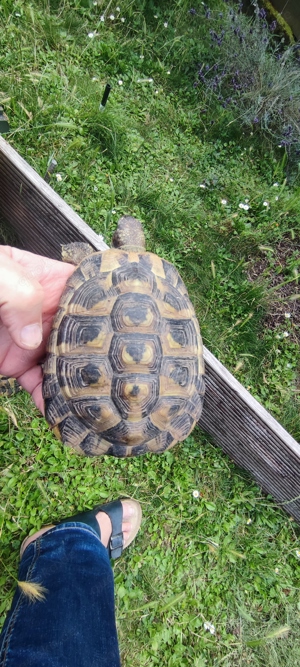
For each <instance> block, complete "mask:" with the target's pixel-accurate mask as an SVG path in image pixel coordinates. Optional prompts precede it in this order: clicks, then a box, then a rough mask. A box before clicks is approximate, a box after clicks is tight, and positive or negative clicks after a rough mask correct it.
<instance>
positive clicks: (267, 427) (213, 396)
mask: <svg viewBox="0 0 300 667" xmlns="http://www.w3.org/2000/svg"><path fill="white" fill-rule="evenodd" d="M0 216H2V217H3V218H4V219H5V220H6V221H7V222H8V223H9V224H10V225H12V227H13V228H14V229H15V230H16V232H17V233H18V235H19V237H20V239H21V241H22V243H23V246H24V248H26V249H28V250H31V251H32V252H35V253H40V254H44V255H46V256H48V257H53V258H58V259H60V247H61V244H62V243H68V242H70V241H88V242H89V243H90V244H91V245H92V246H93V247H94V248H95V249H97V250H106V249H107V248H108V246H107V245H106V243H105V242H104V240H103V238H102V237H101V236H98V235H97V234H95V232H93V231H92V230H91V228H90V227H89V226H88V225H87V224H86V223H85V222H84V221H83V220H82V219H81V218H80V217H79V216H78V215H77V214H76V213H75V212H74V211H73V210H72V209H71V208H70V206H68V205H67V204H66V203H65V202H64V201H63V200H62V199H61V197H59V195H57V194H56V193H55V192H54V191H53V190H52V188H51V187H50V186H49V185H48V184H47V183H45V181H44V180H43V179H42V178H41V177H40V176H39V175H38V174H37V173H36V172H35V171H34V169H32V168H31V167H30V166H29V165H28V164H27V162H25V160H23V159H22V158H21V157H20V156H19V155H18V153H16V151H15V150H14V149H13V148H11V147H10V146H9V145H8V144H7V142H6V141H5V140H4V139H3V138H2V137H0ZM204 359H205V366H206V395H205V400H204V408H203V413H202V416H201V419H200V421H199V426H200V427H201V428H202V429H203V430H204V431H206V432H207V433H208V434H209V435H210V436H211V437H212V439H213V440H214V442H216V443H217V444H218V445H219V446H220V447H221V448H222V449H223V450H224V451H225V452H226V453H227V454H229V456H231V458H232V459H233V460H234V461H235V462H236V463H237V464H238V465H239V466H241V467H242V468H244V469H246V470H248V471H249V472H250V473H251V474H252V475H253V477H254V478H255V480H256V481H257V482H258V484H259V485H260V486H261V488H262V489H263V490H264V491H266V492H267V493H271V494H272V495H273V496H274V498H275V499H276V501H277V502H278V503H279V504H282V506H283V507H284V508H285V509H286V511H287V512H288V513H289V514H290V515H292V516H293V517H294V518H295V519H296V520H297V521H299V523H300V445H299V444H298V443H297V442H296V440H294V439H293V438H292V436H291V435H290V434H289V433H287V431H285V430H284V428H282V426H281V425H280V424H279V423H278V422H277V421H276V419H274V418H273V417H272V416H271V415H270V413H269V412H267V410H265V409H264V408H263V407H262V406H261V405H260V403H258V401H257V400H256V399H255V398H253V396H251V394H250V393H249V392H248V391H247V390H246V389H245V387H243V386H242V385H241V384H240V383H239V382H238V381H237V380H236V379H235V378H234V377H233V375H231V373H229V371H228V370H227V369H226V368H225V366H223V365H222V364H221V363H220V362H219V361H218V360H217V359H216V357H214V355H213V354H211V352H209V350H207V349H206V348H204Z"/></svg>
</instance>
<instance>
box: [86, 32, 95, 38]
mask: <svg viewBox="0 0 300 667" xmlns="http://www.w3.org/2000/svg"><path fill="white" fill-rule="evenodd" d="M95 34H96V33H95V32H89V33H88V37H89V38H90V39H93V37H95Z"/></svg>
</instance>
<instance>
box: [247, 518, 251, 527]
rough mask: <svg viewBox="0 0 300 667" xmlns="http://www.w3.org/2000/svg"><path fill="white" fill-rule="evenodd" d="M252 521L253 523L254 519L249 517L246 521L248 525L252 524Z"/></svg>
mask: <svg viewBox="0 0 300 667" xmlns="http://www.w3.org/2000/svg"><path fill="white" fill-rule="evenodd" d="M250 523H252V519H250V518H249V519H247V521H246V524H247V526H250Z"/></svg>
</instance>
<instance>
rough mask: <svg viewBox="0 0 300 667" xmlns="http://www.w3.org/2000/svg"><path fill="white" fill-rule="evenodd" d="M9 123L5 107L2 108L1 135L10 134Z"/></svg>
mask: <svg viewBox="0 0 300 667" xmlns="http://www.w3.org/2000/svg"><path fill="white" fill-rule="evenodd" d="M9 131H10V130H9V123H8V118H7V115H6V113H4V111H3V107H1V106H0V134H6V132H9Z"/></svg>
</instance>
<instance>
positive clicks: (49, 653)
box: [0, 522, 120, 667]
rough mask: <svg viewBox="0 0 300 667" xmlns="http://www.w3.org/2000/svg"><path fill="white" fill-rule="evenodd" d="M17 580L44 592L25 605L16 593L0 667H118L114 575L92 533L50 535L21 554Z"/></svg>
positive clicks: (74, 530) (64, 527)
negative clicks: (28, 582) (34, 583)
mask: <svg viewBox="0 0 300 667" xmlns="http://www.w3.org/2000/svg"><path fill="white" fill-rule="evenodd" d="M18 579H19V581H32V582H38V583H39V584H41V585H42V586H44V587H45V588H46V589H47V592H46V593H45V600H44V601H35V602H30V601H29V599H28V597H27V596H25V595H24V593H23V592H21V590H20V588H19V587H18V588H17V591H16V592H15V595H14V598H13V602H12V607H11V610H10V611H9V613H8V616H7V619H6V621H5V623H4V627H3V630H2V633H1V635H0V667H120V657H119V649H118V640H117V631H116V623H115V610H114V584H113V572H112V569H111V566H110V561H109V557H108V554H107V551H106V549H105V547H104V546H103V545H102V544H101V542H100V539H99V537H98V535H96V533H95V532H94V531H93V529H92V528H90V527H89V526H87V525H86V524H83V523H77V522H76V523H75V522H72V523H65V524H60V525H59V526H56V527H55V528H52V529H50V530H49V531H48V532H47V533H45V534H44V535H42V536H41V537H40V538H38V539H37V540H35V542H32V543H31V544H30V545H29V546H28V547H27V549H26V550H25V551H24V554H23V556H22V559H21V563H20V568H19V574H18Z"/></svg>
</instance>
